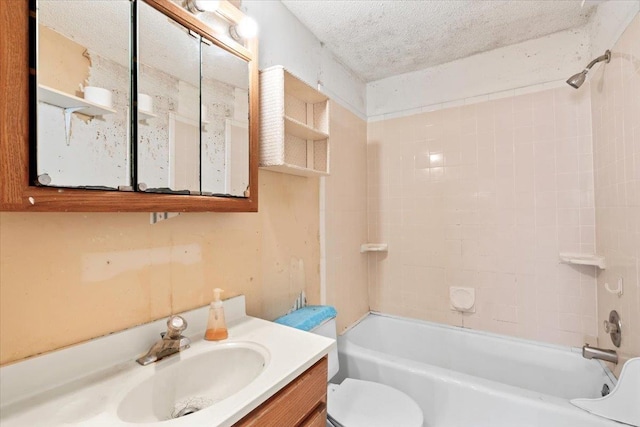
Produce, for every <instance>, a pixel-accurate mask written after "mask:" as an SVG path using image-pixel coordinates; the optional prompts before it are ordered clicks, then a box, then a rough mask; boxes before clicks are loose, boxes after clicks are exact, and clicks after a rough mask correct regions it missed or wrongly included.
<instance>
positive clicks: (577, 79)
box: [567, 70, 589, 89]
mask: <svg viewBox="0 0 640 427" xmlns="http://www.w3.org/2000/svg"><path fill="white" fill-rule="evenodd" d="M588 71H589V70H583V71H581V72H579V73H578V74H574V75H573V76H571V77H569V80H567V83H568V84H569V86H571V87H573V88H576V89H578V88H579V87H580V86H582V83H584V81H585V80H586V79H587V72H588Z"/></svg>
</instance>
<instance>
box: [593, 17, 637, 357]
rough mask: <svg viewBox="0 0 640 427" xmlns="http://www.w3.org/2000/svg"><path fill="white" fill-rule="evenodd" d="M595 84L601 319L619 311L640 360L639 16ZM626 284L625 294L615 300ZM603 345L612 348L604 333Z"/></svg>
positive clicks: (626, 349) (627, 348)
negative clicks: (603, 262) (602, 266)
mask: <svg viewBox="0 0 640 427" xmlns="http://www.w3.org/2000/svg"><path fill="white" fill-rule="evenodd" d="M611 50H612V59H611V62H610V63H609V64H607V65H606V66H604V67H600V68H599V69H598V72H597V74H595V75H594V77H593V80H592V82H591V98H592V103H593V108H592V111H593V140H594V157H595V158H594V160H595V194H596V198H595V206H596V224H597V225H596V240H597V247H598V252H599V253H600V254H602V255H604V256H605V258H606V262H607V269H606V270H604V271H602V272H601V273H600V274H598V319H599V321H600V322H602V321H604V320H606V319H608V317H609V311H610V310H613V309H615V310H617V311H618V313H619V314H620V316H621V318H622V322H623V335H622V345H621V347H620V349H619V353H620V354H621V356H623V357H624V358H628V357H632V356H640V277H639V275H640V15H638V16H636V17H635V19H634V20H633V22H632V23H631V25H629V27H628V28H627V30H626V31H625V33H624V34H623V35H622V37H621V38H620V40H619V41H618V42H617V43H616V45H615V46H614V47H613V48H612V49H611ZM619 278H623V286H624V288H623V289H624V294H623V295H622V297H618V296H617V295H612V294H610V293H609V292H607V291H606V290H605V288H604V284H605V283H609V285H610V287H613V288H615V287H616V284H617V281H618V279H619ZM598 338H599V340H598V341H599V344H600V345H601V346H603V347H608V348H613V345H612V343H611V340H610V338H609V337H608V336H607V334H605V332H604V330H603V328H600V330H599V337H598Z"/></svg>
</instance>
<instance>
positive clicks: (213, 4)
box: [184, 0, 220, 13]
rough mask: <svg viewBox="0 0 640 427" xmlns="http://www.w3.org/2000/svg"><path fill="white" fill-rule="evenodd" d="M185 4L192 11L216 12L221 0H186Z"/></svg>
mask: <svg viewBox="0 0 640 427" xmlns="http://www.w3.org/2000/svg"><path fill="white" fill-rule="evenodd" d="M184 5H185V7H186V8H187V10H188V11H189V12H191V13H201V12H215V11H216V10H218V7H220V0H185V4H184Z"/></svg>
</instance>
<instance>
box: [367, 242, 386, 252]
mask: <svg viewBox="0 0 640 427" xmlns="http://www.w3.org/2000/svg"><path fill="white" fill-rule="evenodd" d="M388 250H389V245H388V244H387V243H363V244H362V245H360V253H365V252H387V251H388Z"/></svg>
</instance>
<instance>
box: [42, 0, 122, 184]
mask: <svg viewBox="0 0 640 427" xmlns="http://www.w3.org/2000/svg"><path fill="white" fill-rule="evenodd" d="M37 8H38V11H37V17H38V22H37V145H36V147H35V150H36V153H37V170H36V174H35V175H36V177H35V178H34V179H35V181H36V183H37V184H39V185H48V186H54V187H71V188H74V187H81V188H94V189H109V190H117V189H118V188H121V187H128V186H130V185H131V174H130V171H131V167H130V161H131V156H130V148H131V146H130V133H129V129H130V125H129V124H130V123H129V122H130V105H131V96H130V87H131V81H130V76H131V66H130V63H131V53H130V48H129V47H130V42H131V2H130V1H128V0H112V1H108V2H107V1H91V0H77V1H64V2H63V1H59V0H38V2H37ZM106 40H108V42H105V41H106Z"/></svg>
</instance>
